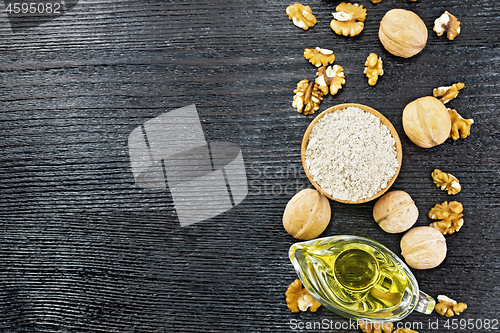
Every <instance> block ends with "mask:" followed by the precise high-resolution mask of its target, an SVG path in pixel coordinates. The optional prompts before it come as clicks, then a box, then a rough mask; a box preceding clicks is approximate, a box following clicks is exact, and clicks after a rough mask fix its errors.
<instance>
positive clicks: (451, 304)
mask: <svg viewBox="0 0 500 333" xmlns="http://www.w3.org/2000/svg"><path fill="white" fill-rule="evenodd" d="M437 299H438V302H439V303H438V304H436V307H435V308H434V309H435V310H436V312H437V313H439V314H440V315H441V316H446V317H453V316H454V315H459V314H460V313H462V312H464V310H465V309H467V304H465V303H457V301H455V300H453V299H451V298H449V297H448V296H445V295H439V296H438V297H437Z"/></svg>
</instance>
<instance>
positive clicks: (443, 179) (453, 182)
mask: <svg viewBox="0 0 500 333" xmlns="http://www.w3.org/2000/svg"><path fill="white" fill-rule="evenodd" d="M431 177H432V180H433V181H434V184H436V186H437V187H439V188H440V189H442V190H443V191H446V192H448V194H450V195H455V194H457V193H458V192H460V190H461V189H462V187H461V186H460V182H459V181H458V179H457V178H456V177H455V176H453V175H452V174H450V173H446V172H443V171H441V170H439V169H435V170H434V171H433V172H432V174H431Z"/></svg>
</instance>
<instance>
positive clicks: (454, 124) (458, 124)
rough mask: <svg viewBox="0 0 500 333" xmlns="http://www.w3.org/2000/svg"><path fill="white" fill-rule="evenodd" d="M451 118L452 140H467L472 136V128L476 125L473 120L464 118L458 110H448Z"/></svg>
mask: <svg viewBox="0 0 500 333" xmlns="http://www.w3.org/2000/svg"><path fill="white" fill-rule="evenodd" d="M448 113H449V114H450V118H451V132H450V136H449V137H450V138H452V139H453V140H458V138H459V137H460V138H462V139H465V138H466V137H468V136H469V135H470V126H471V125H472V124H474V120H473V119H464V118H462V117H461V116H460V115H459V114H458V112H457V111H456V110H452V109H448Z"/></svg>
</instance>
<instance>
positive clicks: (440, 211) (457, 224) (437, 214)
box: [428, 201, 464, 235]
mask: <svg viewBox="0 0 500 333" xmlns="http://www.w3.org/2000/svg"><path fill="white" fill-rule="evenodd" d="M463 210H464V207H463V206H462V204H461V203H460V202H458V201H450V202H449V203H448V201H445V202H443V203H441V204H437V205H435V206H434V207H432V208H431V210H430V211H429V215H428V216H429V218H431V219H433V220H440V221H436V222H433V223H431V224H430V226H431V227H433V228H434V229H437V230H438V231H439V232H440V233H442V234H443V235H446V234H450V235H451V234H452V233H454V232H456V231H459V230H460V228H461V227H462V225H463V224H464V219H463V216H464V214H462V212H463Z"/></svg>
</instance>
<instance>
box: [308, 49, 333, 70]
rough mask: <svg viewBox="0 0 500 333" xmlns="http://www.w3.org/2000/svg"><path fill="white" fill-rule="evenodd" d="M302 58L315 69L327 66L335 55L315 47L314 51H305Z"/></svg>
mask: <svg viewBox="0 0 500 333" xmlns="http://www.w3.org/2000/svg"><path fill="white" fill-rule="evenodd" d="M304 58H306V59H307V60H309V62H310V63H311V64H313V65H314V66H316V67H319V66H328V65H330V64H333V62H334V61H335V54H333V51H332V50H327V49H323V48H320V47H317V48H315V49H305V50H304Z"/></svg>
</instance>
